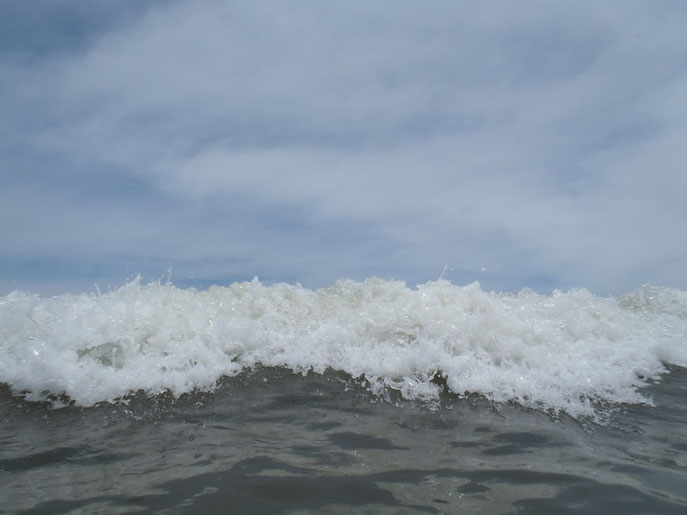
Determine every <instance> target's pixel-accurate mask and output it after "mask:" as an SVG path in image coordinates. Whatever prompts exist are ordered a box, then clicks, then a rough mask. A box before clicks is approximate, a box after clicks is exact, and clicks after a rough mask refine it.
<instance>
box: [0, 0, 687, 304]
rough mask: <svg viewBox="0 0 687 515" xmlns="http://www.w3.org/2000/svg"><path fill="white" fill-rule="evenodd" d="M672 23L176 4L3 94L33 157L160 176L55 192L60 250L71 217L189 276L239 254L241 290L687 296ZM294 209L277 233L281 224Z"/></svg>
mask: <svg viewBox="0 0 687 515" xmlns="http://www.w3.org/2000/svg"><path fill="white" fill-rule="evenodd" d="M674 10H683V11H684V8H683V7H681V5H680V4H673V3H669V2H655V3H652V4H647V3H641V2H637V3H627V2H623V3H619V2H617V3H614V2H610V3H604V4H599V5H593V4H583V5H573V4H569V3H550V2H520V3H517V4H513V3H505V2H504V3H489V4H484V3H479V2H459V3H446V4H437V3H427V4H424V3H410V2H408V3H398V2H390V3H386V2H382V3H375V4H374V5H368V3H362V2H350V3H347V4H345V5H344V4H338V3H337V4H330V3H321V2H293V3H290V2H287V3H284V2H279V3H260V4H259V5H257V4H254V3H225V2H210V1H207V2H194V3H174V4H171V5H170V6H165V7H162V8H160V9H155V10H151V11H149V12H148V13H147V14H146V15H145V16H142V17H140V18H138V19H137V20H136V21H135V22H134V23H131V24H129V25H126V26H124V27H122V26H118V27H117V29H116V30H113V31H111V32H108V33H104V34H103V35H102V37H101V38H99V39H96V40H95V42H94V44H92V45H91V46H89V47H87V48H84V51H83V52H79V53H76V54H70V55H69V56H68V57H66V58H65V57H64V56H61V57H60V58H59V59H58V60H57V61H55V60H52V61H48V62H43V63H42V64H41V65H40V66H39V67H37V68H30V69H25V70H19V71H17V69H16V68H15V69H14V73H15V74H18V76H19V77H23V81H24V82H27V83H30V85H29V89H28V92H26V91H25V92H24V93H22V92H21V90H19V89H17V90H16V91H14V92H13V95H14V99H15V100H16V99H20V105H21V106H23V108H22V109H24V110H28V109H29V107H28V106H29V104H28V102H29V100H30V101H31V102H32V103H33V104H37V105H39V106H40V108H42V109H44V111H45V113H48V114H49V116H50V119H51V123H50V125H49V126H47V127H45V128H41V129H36V128H35V127H33V128H32V129H31V131H32V132H30V133H28V132H27V134H26V136H27V137H30V138H32V139H33V140H34V141H36V142H37V144H40V145H41V148H42V149H43V151H45V152H53V153H57V154H59V155H61V156H63V157H65V159H67V160H70V162H72V163H78V166H79V167H81V168H83V169H87V170H89V169H90V170H92V171H91V172H90V173H94V174H95V173H102V172H98V171H97V170H99V169H102V168H103V167H105V168H106V169H108V170H112V172H110V173H119V172H118V171H117V170H121V171H122V172H125V173H127V174H131V175H132V176H133V177H138V178H139V179H136V180H143V181H152V183H153V185H154V186H155V188H156V189H157V193H156V194H157V195H159V196H160V197H162V198H164V199H165V202H166V203H167V204H166V205H167V206H168V207H167V210H168V211H167V212H165V210H164V209H161V210H160V211H159V212H153V213H150V209H148V208H147V206H146V201H145V198H143V199H138V200H137V201H134V202H132V203H127V202H123V203H118V202H119V201H117V199H115V200H113V202H112V203H111V207H109V208H108V209H107V210H105V212H102V213H98V210H97V209H95V208H94V207H93V205H91V204H88V203H83V204H82V205H77V206H70V203H69V202H67V201H62V202H63V205H60V202H61V201H60V200H59V199H57V200H55V205H54V206H53V207H52V208H51V209H52V212H53V213H58V218H60V219H63V225H62V226H61V228H60V229H58V230H56V231H54V234H56V235H58V236H56V238H57V239H60V236H59V235H61V234H67V233H69V227H71V226H72V224H73V223H74V220H73V219H72V218H70V217H69V216H68V214H67V213H71V212H73V211H76V212H77V213H78V216H77V217H76V218H77V219H83V218H88V219H90V221H89V224H88V225H89V226H91V227H93V231H92V233H89V232H88V231H80V232H79V233H77V234H71V235H69V236H68V237H66V238H64V237H62V238H61V239H62V240H63V241H67V242H69V244H68V245H67V246H69V248H72V249H81V248H84V249H88V241H91V242H93V241H100V240H101V239H102V240H103V241H101V242H100V243H99V244H98V245H99V248H101V249H102V252H103V253H104V254H108V253H112V252H115V251H116V250H120V251H124V252H126V253H130V254H135V253H136V252H138V253H139V254H140V255H152V254H155V255H158V256H159V255H165V256H170V258H171V259H174V258H175V257H176V258H178V259H183V260H188V261H193V260H196V262H197V263H198V267H199V268H202V267H203V265H202V263H203V262H206V263H207V262H210V261H212V262H216V261H217V260H218V259H219V260H221V259H228V258H230V257H232V256H239V257H240V259H241V260H244V262H246V263H248V264H247V265H246V268H252V269H253V270H250V271H246V273H247V274H252V273H256V272H258V273H260V272H262V271H264V270H268V271H270V270H271V271H275V270H278V271H279V273H282V274H284V275H285V276H287V275H288V276H289V277H296V278H301V277H307V276H308V275H310V276H311V277H312V276H317V277H319V278H321V280H322V281H330V280H333V279H335V278H336V277H338V276H341V275H345V274H358V275H370V274H373V273H375V274H382V275H384V274H385V273H388V274H393V275H395V276H396V277H401V278H408V279H409V280H410V281H414V280H427V279H431V278H434V277H435V276H436V275H437V274H438V272H439V271H440V270H437V266H441V264H443V263H448V264H449V265H452V266H454V267H456V268H458V269H461V270H464V273H463V275H461V276H460V277H457V279H458V280H463V279H465V278H466V277H467V276H469V275H470V274H474V275H475V277H474V278H477V279H480V278H482V279H483V281H485V282H486V284H487V286H488V287H496V288H514V287H516V288H517V287H520V286H525V285H527V282H528V281H539V282H540V285H541V286H543V287H550V286H560V287H568V286H585V287H589V288H591V289H592V290H595V291H600V292H602V293H605V292H608V291H617V290H620V289H627V288H633V287H636V286H638V285H639V284H641V283H642V282H660V283H663V284H668V285H672V286H680V287H687V283H686V282H685V280H686V279H685V277H687V262H686V261H685V259H684V258H679V257H678V256H685V255H687V242H686V241H685V238H684V237H681V236H680V229H679V226H680V224H681V223H683V222H684V220H685V219H686V217H687V208H686V207H685V206H684V204H685V203H684V201H682V199H681V196H682V193H681V192H684V191H687V190H686V189H685V186H687V184H686V179H685V177H687V175H686V174H685V173H684V172H683V170H682V167H683V163H684V162H685V159H684V158H685V157H686V156H685V150H684V145H683V143H682V142H683V141H685V139H684V137H685V135H686V134H685V133H686V132H687V116H686V114H687V112H686V111H687V110H686V109H685V107H684V106H685V105H687V93H684V92H685V91H687V87H685V86H687V84H685V82H686V80H685V77H687V75H686V72H687V65H686V64H685V63H687V60H685V56H686V55H687V42H685V41H684V38H683V35H682V33H683V30H682V27H681V26H680V25H681V24H680V22H679V19H680V18H679V17H678V16H676V15H675V13H673V12H672V11H674ZM58 65H59V66H58ZM27 97H28V99H27ZM22 102H23V103H22ZM15 116H16V115H15ZM46 173H48V172H46ZM69 180H71V179H69ZM101 194H102V195H104V196H107V194H106V193H101ZM237 199H238V200H239V201H238V203H237ZM174 206H176V207H174ZM209 206H213V207H212V208H210V207H209ZM12 209H14V208H12ZM12 209H10V208H7V209H6V211H10V213H9V215H8V216H12V212H13V211H12ZM16 209H17V210H18V209H19V207H17V208H16ZM289 212H291V213H293V220H292V222H291V224H290V226H289V227H287V228H286V229H285V228H284V227H282V226H280V224H279V223H276V222H275V220H278V219H279V218H280V217H282V216H287V215H286V214H287V213H289ZM265 213H268V214H267V215H266V214H265ZM269 213H272V214H271V215H270V214H269ZM26 227H33V226H32V225H30V224H28V222H27V225H26ZM6 230H9V229H3V231H6ZM328 233H330V234H337V236H338V237H339V241H338V242H337V241H336V239H335V238H327V237H326V235H327V234H328ZM103 234H107V235H108V236H107V237H102V236H101V235H103ZM155 234H157V235H161V236H162V237H160V238H157V239H156V238H155V237H154V236H151V235H155ZM99 235H100V236H99ZM137 235H138V236H137ZM107 238H109V242H108V241H107ZM29 239H31V238H29ZM348 240H355V242H356V243H355V244H356V245H357V248H352V247H350V246H349V245H347V241H348ZM11 241H12V242H13V248H16V249H18V251H19V252H28V251H29V250H30V251H31V252H40V251H41V249H42V250H43V251H44V252H49V250H50V249H51V248H52V249H55V248H57V249H60V248H62V247H60V245H59V244H55V245H54V246H51V244H50V243H49V242H50V241H51V240H50V239H49V238H48V239H47V240H45V241H44V243H43V244H42V243H41V239H32V241H31V244H29V243H27V242H22V241H21V239H18V238H14V239H11ZM238 242H241V243H240V244H239V243H238ZM239 249H241V250H239ZM280 249H281V250H280ZM208 266H209V265H208ZM213 266H215V265H213ZM316 267H318V268H319V269H318V271H317V272H315V271H314V268H316ZM483 267H484V268H487V269H488V270H490V271H491V272H490V273H491V274H492V275H490V276H488V277H484V276H482V275H480V273H479V271H480V270H481V269H482V268H483ZM385 271H386V272H385ZM232 273H234V272H232ZM275 275H278V274H275ZM449 277H450V275H449ZM489 281H491V283H489ZM534 286H537V285H536V284H535V285H534Z"/></svg>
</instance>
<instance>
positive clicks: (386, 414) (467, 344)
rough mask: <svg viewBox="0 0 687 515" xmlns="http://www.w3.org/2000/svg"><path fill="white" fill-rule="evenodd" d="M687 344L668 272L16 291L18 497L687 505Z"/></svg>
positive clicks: (1, 314)
mask: <svg viewBox="0 0 687 515" xmlns="http://www.w3.org/2000/svg"><path fill="white" fill-rule="evenodd" d="M685 367H687V292H683V291H680V290H674V289H668V288H656V287H648V286H647V287H643V288H642V289H639V290H637V291H635V292H632V293H629V294H626V295H622V296H619V297H612V298H600V297H596V296H594V295H592V294H591V293H589V292H588V291H586V290H582V289H579V290H571V291H568V292H560V291H555V292H554V293H553V294H551V295H539V294H537V293H535V292H533V291H531V290H523V291H521V292H519V293H517V294H503V293H490V292H484V291H482V290H481V288H480V286H479V284H477V283H474V284H471V285H468V286H463V287H461V286H456V285H453V284H451V283H449V282H446V281H437V282H432V283H427V284H425V285H422V286H419V287H418V288H417V289H410V288H408V287H406V285H405V284H404V283H401V282H390V281H383V280H380V279H369V280H366V281H364V282H362V283H360V282H354V281H349V280H342V281H339V282H337V283H336V284H335V285H333V286H331V287H328V288H323V289H320V290H316V291H313V290H309V289H305V288H302V287H300V286H293V285H288V284H277V285H272V286H265V285H263V284H261V283H260V282H259V281H258V280H257V279H255V280H253V281H251V282H244V283H234V284H232V285H230V286H228V287H219V286H214V287H212V288H210V289H208V290H206V291H197V290H195V289H179V288H176V287H174V286H172V285H170V284H168V285H163V284H158V283H155V284H147V285H143V284H141V283H140V281H139V280H135V281H132V282H130V283H128V284H126V285H124V286H123V287H121V288H119V289H117V290H113V291H110V292H107V293H104V294H100V293H93V294H82V295H60V296H56V297H52V298H44V297H40V296H38V295H33V294H30V293H26V292H18V291H15V292H13V293H11V294H9V295H7V296H5V297H2V298H0V383H2V384H4V386H2V385H0V413H1V416H2V419H1V420H2V424H3V429H2V430H0V444H2V445H1V446H0V483H1V484H2V485H4V486H0V494H2V495H1V496H0V497H2V498H4V499H6V501H9V504H7V502H6V504H5V506H0V511H1V510H2V509H3V508H5V509H9V510H11V511H16V512H22V511H24V512H32V510H33V511H35V512H54V513H62V512H69V511H70V510H75V511H76V512H78V511H82V510H83V511H88V512H93V511H98V510H101V511H102V512H105V513H109V512H112V511H137V512H174V513H176V512H184V511H198V510H200V511H208V512H209V511H215V510H218V509H220V510H221V509H225V510H229V511H233V512H236V511H246V512H250V511H256V510H257V511H270V512H280V511H281V512H293V511H299V512H301V511H303V510H305V511H308V510H310V511H316V512H320V511H326V512H340V511H347V510H350V511H355V512H359V511H360V509H361V508H363V507H366V506H367V507H370V510H371V512H375V513H377V512H380V511H382V512H383V511H384V510H389V511H388V512H390V513H396V512H398V510H399V509H401V510H405V511H410V512H413V511H417V512H424V511H430V512H442V511H446V512H455V511H456V510H458V509H460V510H463V511H465V510H467V511H471V510H472V511H478V512H486V513H490V512H491V513H506V512H511V511H518V510H520V511H522V510H524V511H526V512H536V511H537V510H539V511H540V512H542V513H546V512H552V511H557V512H561V511H562V512H565V511H576V510H578V509H580V510H583V511H585V512H590V511H591V512H594V511H598V512H600V513H601V512H605V511H608V510H609V509H616V508H618V507H621V508H622V509H624V510H625V511H628V512H630V513H661V512H666V513H672V512H675V513H682V512H685V510H687V497H685V495H684V491H685V489H686V488H687V480H685V478H686V477H687V459H686V458H685V453H687V430H686V429H685V427H687V401H686V400H685V399H686V398H687V373H686V368H685ZM56 477H57V478H58V479H55V478H56ZM484 510H486V511H484Z"/></svg>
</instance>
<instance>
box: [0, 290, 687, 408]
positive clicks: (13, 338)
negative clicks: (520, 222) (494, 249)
mask: <svg viewBox="0 0 687 515" xmlns="http://www.w3.org/2000/svg"><path fill="white" fill-rule="evenodd" d="M0 352H1V356H2V359H1V360H0V382H4V383H6V384H8V385H9V386H10V387H11V388H12V389H13V391H15V392H17V393H22V394H24V395H25V396H26V398H28V399H30V400H43V399H46V398H49V397H52V396H60V395H66V396H68V397H69V399H71V400H72V401H73V402H74V403H75V404H77V405H80V406H92V405H94V404H96V403H98V402H103V401H113V400H116V399H119V398H121V397H123V396H126V395H127V394H128V393H131V392H133V391H138V390H143V391H145V392H146V393H148V394H157V393H161V392H165V391H170V392H172V393H173V394H174V395H177V396H178V395H181V394H183V393H186V392H190V391H192V390H194V389H200V390H211V389H212V388H213V387H214V386H215V384H216V381H217V380H218V379H219V378H221V377H222V376H232V375H236V374H238V373H239V372H241V371H242V370H245V369H247V368H251V367H255V366H258V365H263V366H274V367H287V368H289V369H292V370H294V371H296V372H303V373H305V372H307V371H310V370H312V371H314V372H318V373H322V372H324V371H325V370H326V369H328V368H331V369H334V370H340V371H343V372H346V373H348V374H350V375H352V376H354V377H359V376H363V377H364V378H365V379H366V380H367V381H368V382H369V384H370V386H371V388H372V389H373V390H374V391H376V392H379V393H381V392H382V391H383V390H384V389H389V388H390V389H395V390H398V391H399V392H401V394H402V395H403V396H404V397H406V398H408V399H421V400H428V399H429V400H431V399H436V398H437V397H438V395H439V392H440V388H441V387H443V386H439V385H438V384H437V380H436V379H437V377H439V376H441V377H442V381H440V382H441V383H442V384H443V383H445V385H446V387H447V388H449V389H450V391H451V392H453V393H455V394H460V395H462V394H469V393H478V394H481V395H484V396H486V397H487V398H489V399H492V400H494V401H499V402H502V401H515V402H518V403H520V404H522V405H524V406H529V407H534V408H537V409H550V410H554V411H564V412H567V413H568V414H570V415H572V416H590V415H593V414H594V410H593V408H592V405H593V403H595V402H601V403H651V400H650V399H649V398H648V397H646V396H645V395H643V394H642V391H641V389H642V387H644V386H646V384H647V382H648V381H650V380H655V379H658V378H659V377H660V375H661V374H662V373H665V371H666V368H665V364H666V363H667V364H673V365H679V366H687V293H686V292H683V291H679V290H673V289H667V288H655V287H644V288H642V289H640V290H637V291H635V292H633V293H630V294H628V295H624V296H621V297H618V298H599V297H595V296H594V295H592V294H591V293H589V292H588V291H586V290H583V289H578V290H571V291H569V292H565V293H564V292H559V291H556V292H554V293H553V294H552V295H539V294H537V293H535V292H533V291H531V290H523V291H521V292H520V293H518V294H497V293H490V292H485V291H483V290H482V289H481V288H480V286H479V284H478V283H473V284H470V285H467V286H462V287H461V286H456V285H453V284H451V283H449V282H447V281H444V280H439V281H436V282H430V283H427V284H424V285H421V286H419V287H418V288H417V289H416V290H413V289H410V288H408V287H406V285H405V284H404V283H402V282H395V281H384V280H381V279H376V278H372V279H368V280H366V281H364V282H362V283H361V282H355V281H351V280H341V281H339V282H337V283H336V284H334V285H332V286H330V287H328V288H323V289H320V290H316V291H313V290H309V289H305V288H302V287H300V286H292V285H288V284H276V285H273V286H265V285H263V284H262V283H260V282H259V281H258V280H257V279H254V280H253V281H251V282H243V283H234V284H231V285H230V286H228V287H220V286H213V287H211V288H210V289H208V290H206V291H197V290H195V289H179V288H176V287H174V286H172V285H170V284H167V285H162V284H157V283H155V284H148V285H142V284H141V283H140V280H134V281H132V282H130V283H127V284H126V285H124V286H123V287H121V288H119V289H117V290H114V291H111V292H108V293H105V294H102V295H100V294H81V295H71V294H69V295H60V296H57V297H52V298H42V297H40V296H37V295H32V294H30V293H26V292H19V291H15V292H13V293H11V294H9V295H7V296H5V297H4V298H2V299H0Z"/></svg>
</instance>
